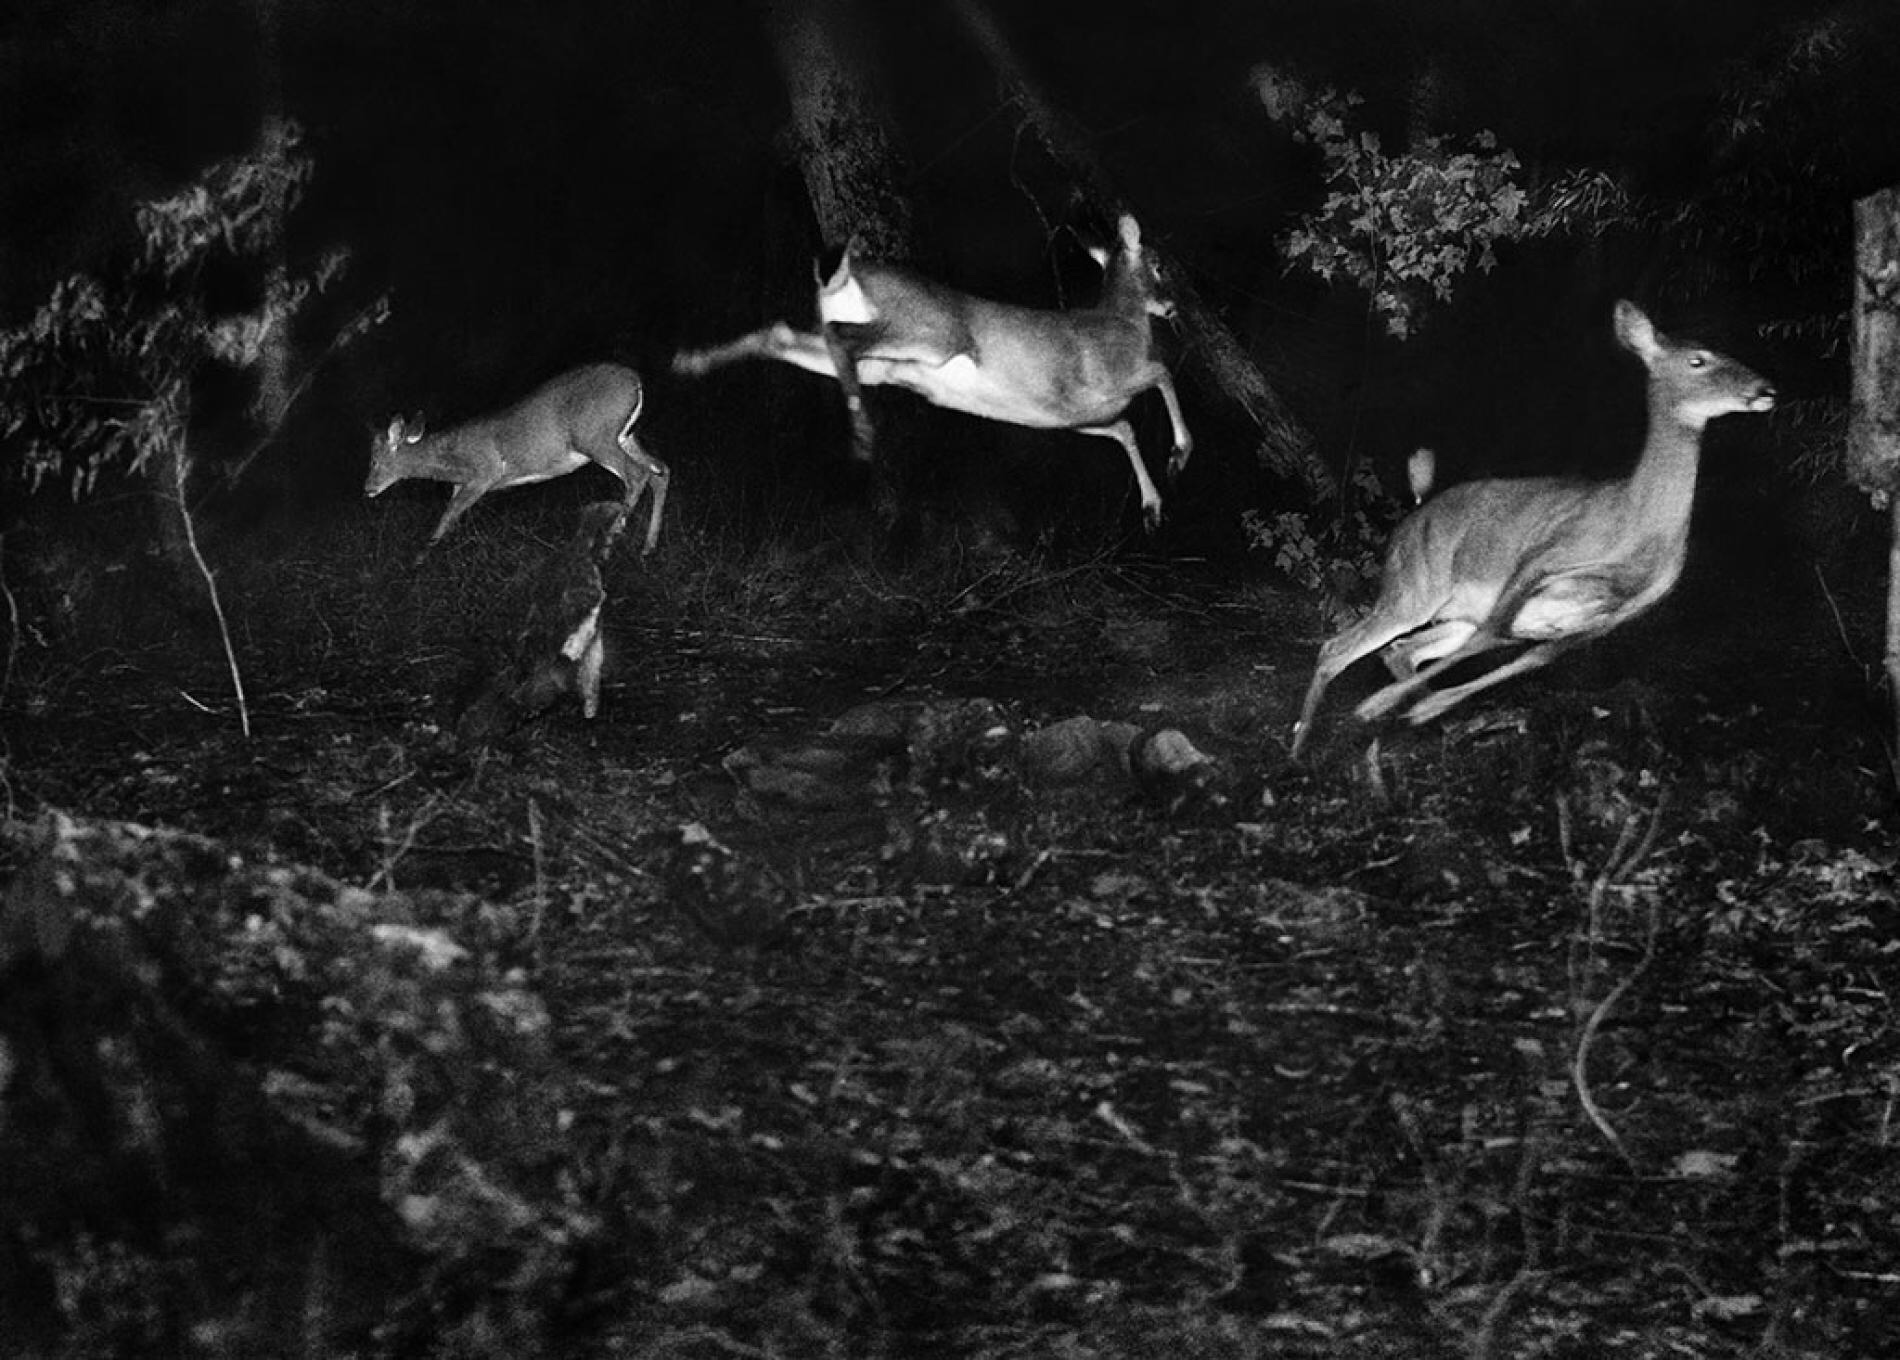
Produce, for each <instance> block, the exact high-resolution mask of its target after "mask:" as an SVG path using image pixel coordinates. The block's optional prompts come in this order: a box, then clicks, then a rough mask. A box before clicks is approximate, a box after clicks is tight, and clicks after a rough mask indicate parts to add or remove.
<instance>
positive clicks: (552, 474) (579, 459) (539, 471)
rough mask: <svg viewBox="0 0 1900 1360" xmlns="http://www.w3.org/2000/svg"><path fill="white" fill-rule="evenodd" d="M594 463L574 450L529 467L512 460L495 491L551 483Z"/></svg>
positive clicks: (536, 462) (535, 461) (534, 462)
mask: <svg viewBox="0 0 1900 1360" xmlns="http://www.w3.org/2000/svg"><path fill="white" fill-rule="evenodd" d="M592 461H593V460H592V459H590V458H589V457H588V456H587V455H586V454H584V453H576V452H574V450H572V449H567V450H564V451H563V452H561V453H559V454H555V455H553V456H551V457H549V458H546V459H536V460H534V461H533V462H532V463H531V464H530V465H528V466H523V465H522V464H521V463H519V462H517V461H516V460H514V459H510V460H509V461H508V471H507V474H506V475H505V476H503V477H502V479H501V480H500V481H499V482H496V483H495V488H494V489H495V490H497V491H501V490H505V489H507V488H508V487H511V486H532V485H534V484H535V483H536V482H551V481H553V480H554V479H555V478H556V477H565V476H567V474H568V473H570V472H575V471H578V470H579V469H581V468H584V467H586V466H587V465H588V463H590V462H592Z"/></svg>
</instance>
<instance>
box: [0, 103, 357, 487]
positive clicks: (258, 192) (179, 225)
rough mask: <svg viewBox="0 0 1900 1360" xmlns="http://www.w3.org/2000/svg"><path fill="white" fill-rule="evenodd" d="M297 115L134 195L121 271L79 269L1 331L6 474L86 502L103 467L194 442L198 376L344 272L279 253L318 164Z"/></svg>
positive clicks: (134, 469)
mask: <svg viewBox="0 0 1900 1360" xmlns="http://www.w3.org/2000/svg"><path fill="white" fill-rule="evenodd" d="M301 138H302V133H301V131H300V130H299V128H298V127H297V125H296V124H295V123H292V122H288V121H283V122H275V123H271V124H269V125H267V126H266V128H265V129H264V132H263V135H262V137H261V138H260V140H259V143H258V145H257V147H256V148H255V149H254V150H252V151H250V152H247V153H245V154H244V155H241V156H236V157H233V158H231V159H229V160H225V161H221V162H218V163H217V164H214V165H212V166H211V167H210V168H208V169H207V170H206V171H205V172H204V173H203V174H202V175H201V176H199V178H198V179H197V180H195V181H194V182H192V183H191V184H189V185H187V186H186V187H185V188H183V189H181V190H180V191H178V192H177V193H175V194H172V195H170V196H168V197H163V198H156V199H152V200H149V201H147V202H144V203H141V204H139V205H138V207H137V209H136V211H135V221H136V224H137V230H138V235H139V240H140V245H139V249H138V251H137V253H136V254H135V255H134V257H133V258H132V259H130V260H129V261H127V262H124V263H123V264H121V265H120V266H119V267H117V268H115V269H114V270H112V271H111V272H110V273H108V274H105V275H103V276H101V275H95V274H92V273H86V272H79V273H74V274H72V275H71V276H69V277H68V278H66V279H64V280H62V281H61V282H60V283H59V284H58V285H56V286H55V287H54V289H53V291H52V293H51V295H50V296H49V297H48V298H47V300H46V301H45V302H44V303H42V304H41V306H40V307H39V308H38V310H37V311H35V312H34V314H33V315H32V317H31V318H29V319H28V320H27V321H26V322H25V323H23V324H22V325H20V326H17V327H14V328H12V329H10V330H5V331H0V477H5V478H7V479H9V480H12V481H16V482H19V483H23V484H24V485H25V487H26V488H27V489H28V490H29V491H37V490H38V489H39V488H40V487H42V486H43V485H45V484H47V483H48V482H64V483H66V485H67V488H68V490H69V492H70V494H71V495H72V497H73V499H75V500H77V499H79V498H80V497H82V496H86V495H88V494H90V493H91V492H92V491H93V490H94V489H95V488H96V487H97V485H98V484H99V480H100V478H101V476H102V475H104V474H106V473H108V472H114V473H120V474H137V473H139V472H141V471H143V470H144V468H145V467H146V465H147V464H148V463H149V462H150V460H151V459H152V457H153V456H154V455H155V454H160V453H163V452H166V451H171V450H176V449H178V448H180V447H182V445H183V441H184V437H185V434H186V430H187V427H188V422H189V419H190V406H191V400H190V398H191V385H192V380H193V378H194V376H195V375H196V374H197V373H198V372H199V370H200V369H201V368H202V366H203V365H204V364H205V363H206V362H207V361H216V362H219V363H223V364H227V365H230V366H232V367H236V368H241V369H248V368H252V367H255V366H257V365H258V364H259V362H260V361H261V360H262V358H263V357H264V355H265V354H266V353H267V351H268V350H269V349H270V348H271V347H272V346H274V345H277V344H279V343H281V342H282V341H283V340H284V338H285V336H286V335H287V332H288V330H289V327H290V326H291V325H292V323H293V322H294V321H295V319H296V317H297V316H298V314H299V313H300V311H301V310H302V309H303V307H304V306H305V304H306V303H307V302H308V301H309V299H310V298H311V296H312V295H313V294H315V293H319V292H322V291H324V290H325V289H327V288H329V287H330V286H331V285H332V284H333V283H334V282H335V281H336V280H337V278H338V277H339V276H340V275H341V273H342V272H343V269H344V267H345V264H346V262H347V255H346V253H345V252H343V251H341V250H332V251H329V252H326V253H325V254H324V255H322V257H321V258H320V259H318V260H317V261H316V262H315V264H314V265H313V266H312V267H311V268H310V269H309V270H308V271H307V272H304V273H300V274H293V273H292V272H291V271H290V269H289V268H288V266H287V265H286V264H285V263H284V261H283V244H284V232H285V226H286V223H287V222H288V220H289V218H290V215H291V213H292V212H293V210H294V209H295V208H296V206H297V204H298V202H299V201H300V199H301V198H302V196H303V193H304V190H305V188H306V187H307V185H308V184H309V181H310V178H311V175H312V173H313V171H314V165H313V162H312V161H311V160H310V158H309V157H307V156H305V155H303V154H302V153H301V152H300V150H299V145H300V142H301ZM229 273H236V274H237V275H238V276H239V277H241V278H248V279H252V280H255V283H254V285H253V287H252V289H251V291H252V293H253V301H252V304H251V305H250V306H249V307H248V308H242V309H239V310H235V311H229V310H224V309H222V308H220V307H218V306H217V305H216V304H215V303H214V301H213V295H214V291H215V290H214V287H213V284H214V281H216V280H220V279H221V278H222V277H223V276H224V275H226V274H229Z"/></svg>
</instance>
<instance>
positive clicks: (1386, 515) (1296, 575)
mask: <svg viewBox="0 0 1900 1360" xmlns="http://www.w3.org/2000/svg"><path fill="white" fill-rule="evenodd" d="M1404 509H1405V507H1404V506H1402V505H1400V504H1399V502H1398V501H1397V500H1396V499H1394V498H1393V497H1392V496H1390V495H1388V494H1387V492H1386V489H1385V487H1384V486H1383V485H1381V484H1380V482H1379V479H1378V477H1377V475H1375V474H1374V472H1373V471H1372V468H1371V467H1370V465H1368V464H1367V463H1366V462H1365V461H1364V460H1363V459H1362V460H1360V462H1359V465H1358V467H1356V468H1355V469H1354V470H1353V474H1352V479H1351V482H1350V484H1349V486H1348V487H1347V488H1346V490H1345V491H1344V492H1340V491H1337V490H1335V491H1333V492H1331V493H1329V494H1328V495H1326V496H1325V497H1324V498H1322V499H1321V500H1320V501H1319V502H1318V504H1316V505H1315V506H1314V507H1313V508H1312V509H1311V510H1306V511H1299V510H1278V511H1273V512H1270V513H1269V512H1262V511H1259V510H1247V511H1244V512H1243V513H1242V515H1241V517H1240V520H1241V529H1242V531H1243V532H1245V534H1246V535H1247V544H1248V546H1249V547H1251V548H1253V549H1255V550H1256V551H1259V552H1265V553H1268V554H1270V555H1271V556H1272V558H1273V565H1274V567H1275V568H1276V569H1277V570H1278V571H1280V572H1281V573H1283V574H1284V575H1285V576H1286V577H1287V578H1288V579H1289V580H1291V581H1292V582H1293V583H1294V584H1296V585H1298V586H1300V587H1302V588H1303V589H1306V590H1313V591H1318V592H1320V593H1321V594H1322V595H1323V596H1324V597H1325V599H1326V601H1327V604H1326V610H1327V613H1328V615H1329V616H1332V615H1339V616H1343V615H1344V614H1346V613H1348V612H1350V609H1349V605H1348V603H1347V600H1346V599H1345V598H1343V597H1348V596H1351V595H1352V594H1355V593H1356V590H1357V587H1358V586H1360V585H1362V584H1365V583H1368V582H1374V581H1377V580H1378V579H1379V569H1380V564H1381V562H1382V561H1383V560H1384V554H1385V541H1386V539H1387V538H1389V537H1390V536H1391V534H1392V527H1393V526H1394V525H1395V524H1397V523H1398V521H1399V519H1400V518H1401V517H1402V516H1403V514H1404Z"/></svg>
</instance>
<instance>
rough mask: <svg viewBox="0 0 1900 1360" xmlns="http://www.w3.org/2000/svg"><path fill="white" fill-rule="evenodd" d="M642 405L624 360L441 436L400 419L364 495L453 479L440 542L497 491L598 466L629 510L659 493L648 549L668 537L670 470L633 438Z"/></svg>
mask: <svg viewBox="0 0 1900 1360" xmlns="http://www.w3.org/2000/svg"><path fill="white" fill-rule="evenodd" d="M644 405H645V390H644V388H643V387H642V386H641V383H640V375H639V374H637V373H635V372H634V371H633V370H632V369H630V368H622V367H621V366H619V365H618V364H591V365H589V366H587V367H585V368H577V369H573V370H571V371H570V372H567V373H563V374H561V375H560V376H559V377H557V378H555V379H553V380H552V381H550V382H547V383H545V384H543V385H542V386H541V387H539V388H537V389H536V390H535V391H534V392H533V393H531V394H530V395H529V396H528V397H526V398H524V399H523V400H521V401H519V402H517V403H516V404H515V405H513V406H510V407H509V408H508V409H507V410H505V411H502V412H499V413H498V414H496V415H492V416H489V417H487V418H485V419H482V420H471V421H469V422H468V423H466V424H463V425H458V426H456V427H455V428H454V429H452V430H444V431H443V432H442V433H440V434H434V435H427V434H424V432H423V430H422V423H421V421H420V420H419V419H418V420H416V421H414V422H409V421H405V420H404V419H403V418H402V417H401V416H398V417H396V418H395V419H394V420H392V421H390V422H389V428H388V430H386V431H385V432H384V434H383V437H382V439H381V440H380V441H379V442H378V443H377V446H376V449H375V451H374V453H373V454H372V456H371V458H370V466H369V479H368V480H367V481H366V482H365V483H364V484H363V494H364V495H366V496H378V495H381V494H382V493H383V492H384V491H387V490H388V489H389V488H390V487H391V486H394V485H395V484H396V483H397V482H400V481H404V480H406V479H408V478H423V479H425V480H429V481H437V482H449V483H452V484H453V485H454V487H455V494H454V495H453V496H452V497H450V498H449V507H448V509H447V510H445V511H443V513H442V519H441V521H440V522H439V523H438V524H437V525H436V526H435V532H434V533H432V534H430V535H429V543H430V544H434V543H436V542H437V541H438V540H439V539H441V537H442V536H443V535H444V534H446V533H447V532H448V531H449V529H450V527H451V526H452V525H454V523H455V522H456V521H457V520H458V519H460V518H461V517H462V516H463V515H465V514H467V513H468V511H469V509H470V507H472V506H473V505H474V504H475V502H476V501H478V500H480V499H481V498H482V497H483V496H486V495H487V494H488V493H489V492H491V491H504V490H506V489H507V488H509V487H512V486H527V485H529V484H530V483H533V482H545V481H549V480H551V479H552V478H555V477H561V476H565V475H566V474H567V473H570V472H573V471H576V470H577V469H580V468H584V467H586V466H587V465H588V464H589V463H590V462H592V463H598V464H599V465H600V466H601V467H603V468H605V469H607V471H609V472H611V473H613V474H614V476H616V477H618V478H619V479H620V482H621V485H622V487H623V488H624V498H625V501H626V504H627V508H628V509H629V510H631V509H632V508H633V506H634V505H635V504H637V503H638V501H639V499H640V495H641V493H642V492H643V491H647V490H648V489H649V488H650V489H651V491H652V509H651V511H650V513H649V516H648V523H647V535H646V543H645V546H644V547H643V549H642V551H646V552H650V551H652V548H653V545H654V543H655V542H656V541H657V540H658V539H659V536H660V515H661V513H662V511H663V510H664V509H665V507H666V493H667V485H668V482H669V480H670V474H669V472H668V470H667V466H666V464H665V463H662V462H661V461H660V460H659V459H657V458H655V457H654V456H653V455H652V454H650V453H648V452H647V451H646V450H645V449H643V448H641V447H640V444H639V441H637V440H636V439H635V438H634V437H633V427H634V423H635V422H636V421H638V420H639V418H640V410H641V408H642V406H644Z"/></svg>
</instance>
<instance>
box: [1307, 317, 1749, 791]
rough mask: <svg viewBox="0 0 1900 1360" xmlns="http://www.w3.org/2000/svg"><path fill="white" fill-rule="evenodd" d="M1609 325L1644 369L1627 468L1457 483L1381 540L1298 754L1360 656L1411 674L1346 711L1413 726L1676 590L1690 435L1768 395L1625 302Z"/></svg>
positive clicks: (1688, 491)
mask: <svg viewBox="0 0 1900 1360" xmlns="http://www.w3.org/2000/svg"><path fill="white" fill-rule="evenodd" d="M1616 334H1617V339H1618V340H1619V341H1621V343H1622V344H1623V347H1624V348H1625V349H1627V350H1629V351H1630V352H1631V353H1633V354H1634V355H1636V357H1637V358H1639V359H1641V360H1642V361H1643V365H1644V367H1646V368H1647V369H1648V370H1649V430H1648V435H1647V438H1646V440H1645V442H1644V445H1643V452H1642V457H1641V458H1640V459H1639V461H1638V463H1637V466H1636V471H1635V473H1634V474H1633V475H1632V476H1630V477H1629V478H1628V479H1627V480H1624V481H1612V482H1597V483H1589V482H1577V481H1569V480H1562V479H1557V478H1547V477H1535V478H1523V479H1516V480H1509V481H1502V480H1491V481H1476V482H1464V483H1461V484H1460V485H1457V486H1454V487H1451V488H1450V489H1449V490H1446V491H1444V492H1441V493H1440V494H1439V495H1438V496H1436V497H1435V498H1433V499H1432V500H1430V501H1427V502H1426V503H1424V504H1423V505H1421V506H1420V507H1419V508H1418V509H1417V510H1416V511H1414V512H1413V513H1412V515H1411V516H1410V517H1408V518H1407V519H1406V520H1405V522H1404V523H1402V524H1400V525H1399V527H1398V529H1397V531H1396V532H1394V534H1393V536H1392V542H1391V543H1390V544H1389V545H1388V546H1387V548H1386V557H1385V575H1384V578H1383V580H1382V582H1381V584H1380V588H1379V599H1378V602H1377V603H1376V604H1374V605H1373V606H1372V611H1371V612H1370V613H1369V614H1367V615H1366V617H1365V618H1364V619H1362V620H1360V621H1359V622H1358V623H1356V624H1354V625H1352V626H1351V627H1349V628H1347V629H1346V630H1345V631H1343V632H1341V633H1340V634H1339V635H1338V636H1336V637H1334V638H1331V639H1330V640H1328V641H1327V643H1326V644H1325V645H1324V646H1323V647H1321V648H1320V653H1319V665H1318V666H1317V667H1316V668H1315V670H1314V672H1313V681H1312V684H1311V685H1310V686H1309V687H1308V688H1307V691H1306V701H1305V703H1304V704H1303V705H1302V707H1301V710H1300V719H1299V722H1298V724H1297V725H1296V726H1295V728H1294V735H1293V754H1294V756H1295V757H1296V758H1297V757H1298V755H1299V753H1300V751H1301V750H1302V748H1303V747H1304V746H1305V743H1306V741H1307V739H1308V737H1310V736H1311V734H1312V727H1313V719H1314V716H1315V715H1316V713H1317V712H1318V709H1319V703H1320V698H1321V696H1322V695H1323V694H1324V693H1325V691H1326V687H1327V685H1329V684H1330V683H1332V681H1333V679H1334V678H1335V677H1336V676H1338V675H1339V673H1340V672H1341V671H1343V670H1345V669H1346V668H1347V667H1348V666H1350V665H1352V664H1353V663H1354V662H1355V661H1357V660H1359V659H1360V658H1361V657H1363V656H1367V655H1369V654H1371V653H1373V652H1376V651H1380V650H1381V649H1386V648H1393V649H1394V650H1395V651H1397V652H1401V653H1403V661H1404V663H1405V665H1404V669H1406V670H1408V671H1409V672H1410V674H1408V675H1406V676H1405V677H1404V678H1402V679H1399V680H1396V681H1394V682H1393V683H1392V684H1390V685H1387V686H1386V687H1385V688H1383V689H1381V690H1379V691H1378V692H1377V693H1375V694H1374V695H1373V696H1372V697H1371V698H1370V699H1368V700H1366V701H1365V702H1364V703H1363V704H1361V705H1360V706H1359V709H1358V715H1359V717H1361V718H1362V719H1367V720H1371V719H1375V718H1380V717H1384V716H1386V715H1387V714H1390V713H1394V712H1396V711H1397V710H1398V709H1399V708H1400V707H1401V706H1403V705H1405V704H1407V703H1410V704H1411V707H1410V708H1409V709H1408V710H1407V712H1406V717H1407V719H1408V720H1409V721H1411V722H1413V723H1422V722H1426V721H1428V720H1429V719H1432V718H1435V717H1437V716H1438V715H1440V714H1442V713H1444V712H1445V711H1446V710H1447V709H1449V708H1451V707H1452V706H1453V705H1454V704H1457V703H1459V702H1461V701H1462V700H1464V699H1466V698H1468V697H1470V696H1471V695H1473V694H1476V693H1477V692H1478V691H1480V690H1483V689H1487V688H1489V687H1490V686H1492V685H1495V684H1497V683H1499V682H1500V681H1503V680H1506V679H1509V678H1510V677H1511V676H1514V675H1521V674H1523V673H1524V672H1525V671H1529V670H1534V669H1535V668H1537V667H1539V666H1543V665H1547V664H1548V663H1549V662H1551V661H1552V660H1554V659H1555V658H1556V657H1557V656H1559V655H1561V654H1562V653H1563V652H1564V651H1566V650H1567V649H1569V648H1571V647H1574V646H1576V645H1578V644H1579V643H1583V642H1587V641H1589V640H1590V639H1592V638H1597V637H1601V636H1603V634H1605V633H1607V632H1609V631H1610V630H1611V629H1613V628H1616V627H1618V626H1620V625H1621V624H1624V623H1627V622H1629V620H1631V619H1633V618H1635V617H1636V616H1637V615H1639V614H1641V613H1642V612H1643V611H1645V610H1647V609H1648V608H1650V606H1652V605H1654V604H1655V603H1656V602H1657V601H1658V600H1660V599H1662V597H1663V596H1664V595H1666V594H1668V592H1669V590H1670V588H1671V587H1672V586H1674V585H1675V583H1676V578H1677V576H1678V575H1680V574H1681V571H1682V564H1683V559H1684V556H1685V554H1686V552H1687V548H1688V535H1689V511H1690V507H1691V504H1692V502H1693V500H1694V497H1695V483H1696V472H1697V465H1698V463H1699V460H1700V457H1701V446H1702V433H1703V428H1704V427H1705V426H1706V425H1707V424H1708V422H1709V421H1710V420H1712V419H1714V418H1715V417H1717V416H1721V415H1728V414H1732V413H1740V412H1759V411H1767V410H1769V409H1771V408H1772V407H1773V406H1774V404H1775V390H1774V388H1773V387H1771V386H1769V385H1768V383H1767V382H1765V381H1763V380H1762V378H1761V377H1759V376H1758V375H1757V374H1755V373H1754V372H1752V371H1751V370H1749V369H1748V368H1746V367H1744V366H1743V365H1741V364H1739V363H1737V362H1736V361H1735V360H1733V359H1729V358H1725V357H1723V356H1722V355H1719V354H1715V353H1712V352H1710V351H1709V350H1706V349H1699V348H1697V347H1695V346H1693V345H1688V344H1683V343H1680V342H1678V341H1675V340H1672V339H1670V338H1668V337H1667V336H1664V335H1662V334H1660V333H1658V332H1657V330H1656V329H1655V327H1654V326H1653V325H1652V324H1651V323H1650V320H1649V318H1648V317H1647V316H1645V315H1643V313H1642V311H1641V310H1640V309H1639V308H1638V307H1637V306H1636V305H1635V304H1634V303H1631V302H1618V303H1617V304H1616ZM1514 644H1525V645H1526V646H1525V650H1524V651H1522V652H1520V653H1519V654H1518V655H1517V656H1515V657H1513V658H1512V659H1511V660H1509V661H1507V662H1506V663H1505V664H1504V665H1502V666H1499V667H1497V668H1496V669H1494V670H1491V671H1488V672H1486V673H1485V674H1484V675H1481V676H1479V677H1478V678H1476V679H1474V680H1471V681H1468V682H1466V683H1464V684H1461V685H1455V686H1452V687H1450V688H1447V689H1442V690H1435V691H1432V692H1430V693H1429V694H1427V695H1426V696H1425V697H1424V698H1422V699H1418V700H1417V701H1416V702H1413V700H1414V699H1415V696H1417V695H1418V694H1419V691H1421V690H1424V689H1426V687H1427V686H1428V685H1429V684H1430V683H1431V681H1432V680H1433V679H1434V678H1435V677H1436V676H1438V675H1440V674H1441V673H1443V672H1445V671H1446V670H1448V669H1449V668H1451V667H1452V666H1454V665H1456V664H1458V663H1459V662H1461V661H1463V660H1465V659H1466V658H1468V657H1473V656H1477V655H1479V654H1481V653H1483V652H1487V651H1490V650H1492V649H1493V648H1497V647H1503V646H1509V645H1514ZM1395 669H1396V668H1395Z"/></svg>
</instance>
